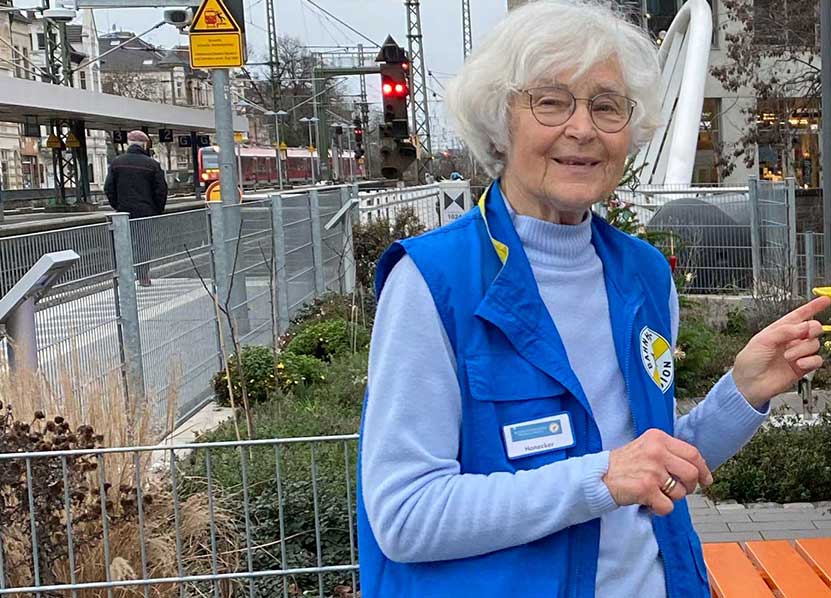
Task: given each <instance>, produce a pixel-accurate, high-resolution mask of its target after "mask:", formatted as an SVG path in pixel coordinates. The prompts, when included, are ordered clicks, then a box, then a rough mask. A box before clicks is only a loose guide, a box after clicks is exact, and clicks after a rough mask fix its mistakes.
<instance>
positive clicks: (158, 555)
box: [0, 373, 240, 598]
mask: <svg viewBox="0 0 831 598" xmlns="http://www.w3.org/2000/svg"><path fill="white" fill-rule="evenodd" d="M70 380H71V377H70V376H63V377H62V378H61V384H60V388H58V389H53V388H51V387H50V386H49V385H48V384H46V383H45V381H44V380H43V379H42V378H40V377H38V376H32V375H20V374H16V375H14V376H13V377H12V376H10V375H9V374H8V373H0V399H2V400H3V401H4V402H5V403H11V404H12V405H13V407H14V413H15V416H16V417H17V419H19V420H23V421H34V417H35V412H36V411H38V410H40V411H43V412H44V413H45V414H46V416H47V418H50V419H51V418H53V417H54V416H56V415H61V416H63V417H64V418H65V419H66V421H67V422H69V423H70V424H71V426H72V429H76V428H77V427H78V426H80V425H82V424H85V425H90V426H92V427H93V428H94V429H95V433H96V434H99V435H102V436H103V441H102V444H103V445H104V446H137V445H142V444H144V445H147V444H155V443H156V440H157V439H158V438H159V435H160V431H164V430H168V429H170V428H171V427H172V423H173V415H174V411H173V410H174V409H175V405H176V397H175V396H168V397H166V400H167V404H168V406H170V409H168V413H167V421H165V422H154V421H153V418H152V414H153V412H154V409H153V406H154V403H153V402H152V401H151V400H147V401H145V402H144V403H143V404H140V405H129V404H127V403H126V402H125V400H124V393H123V391H122V386H121V379H120V377H118V376H110V377H109V378H108V379H105V380H103V381H101V383H100V384H98V385H97V386H95V387H92V386H87V387H86V388H84V389H83V391H82V392H79V391H78V389H77V387H73V385H72V383H71V382H70ZM177 386H178V385H177V384H175V383H174V384H170V388H176V387H177ZM33 425H39V422H38V423H37V424H33ZM135 455H136V453H129V452H127V453H119V454H107V455H106V456H105V457H104V458H102V461H99V463H100V462H103V464H104V470H105V476H104V477H105V481H106V483H107V484H109V486H108V490H107V498H108V506H107V515H108V524H109V534H108V539H109V552H110V564H109V571H108V570H107V567H106V565H105V559H104V542H103V541H102V539H103V528H102V521H101V514H100V502H99V498H98V497H99V494H98V493H99V490H100V487H99V477H98V476H99V471H95V472H93V473H91V474H89V478H90V479H89V486H90V489H91V490H90V492H89V496H87V497H85V499H84V507H83V512H82V513H77V512H75V510H74V509H73V513H72V517H73V525H72V532H73V535H74V536H75V542H74V557H75V572H74V573H75V578H76V580H77V582H78V583H84V582H100V581H105V580H106V579H107V573H108V572H109V577H110V578H111V579H112V580H134V579H142V578H143V576H144V571H145V570H146V575H147V576H148V578H159V577H176V576H178V575H179V566H180V563H181V567H182V570H183V571H184V572H185V573H186V574H187V575H203V574H208V573H210V572H211V538H210V521H211V513H210V511H209V508H208V501H207V497H206V496H204V495H201V494H197V495H194V496H191V497H189V498H188V499H187V500H184V501H183V502H182V503H181V504H180V513H179V515H180V518H181V520H180V541H181V559H178V558H177V549H176V525H175V513H174V507H173V496H172V490H171V483H170V479H169V476H168V475H167V473H166V472H155V473H154V472H153V471H152V470H151V461H150V459H151V453H150V452H143V453H138V455H139V457H138V459H136V457H135ZM56 463H58V465H57V466H58V467H60V465H59V462H58V461H57V460H56ZM0 466H1V465H0ZM137 473H138V478H139V479H140V480H141V490H142V493H143V494H144V496H145V498H146V500H145V502H144V503H143V508H144V525H143V528H142V527H140V525H139V518H138V513H137V501H136V500H135V498H136V492H135V485H136V479H137ZM105 487H107V486H105ZM2 491H3V488H2V487H0V492H2ZM8 507H9V505H6V508H8ZM15 507H16V508H20V505H15ZM59 512H60V521H55V522H52V523H51V524H44V530H46V533H50V532H49V530H51V533H54V534H58V536H56V537H60V534H62V533H63V532H64V531H65V529H66V520H67V517H66V513H65V512H64V511H63V510H62V509H61V510H60V511H59ZM213 521H214V524H215V526H216V537H217V552H218V554H219V555H220V559H219V560H220V565H219V570H220V572H229V571H236V570H237V566H238V564H239V560H240V559H239V550H238V545H237V543H236V538H237V537H238V535H237V531H236V529H235V528H234V525H233V520H232V515H231V514H229V513H227V512H223V511H222V510H221V508H220V507H218V506H216V505H215V512H214V513H213ZM50 525H51V527H50ZM41 533H43V532H41ZM142 533H143V535H144V538H145V555H146V560H145V562H144V563H143V562H142V553H141V544H140V541H139V539H140V537H141V534H142ZM0 539H1V540H2V542H1V543H0V546H2V549H3V556H4V561H5V564H6V584H7V585H6V587H12V588H13V587H25V586H29V585H33V575H32V571H31V562H32V560H31V559H32V557H31V545H32V541H31V534H30V530H29V529H28V526H26V525H22V524H21V525H16V526H12V527H11V528H6V529H2V530H0ZM81 539H83V540H81ZM40 559H41V584H44V585H45V584H46V583H68V582H70V580H71V572H70V567H69V560H68V558H67V555H66V554H62V555H61V554H59V555H57V558H48V555H41V556H40ZM204 589H205V588H204V587H203V588H189V591H186V593H188V594H192V595H200V594H203V593H204V594H206V595H207V594H210V593H211V588H210V587H208V592H204ZM220 589H221V595H222V596H230V595H231V592H232V584H231V583H229V582H222V583H221V584H220ZM149 594H150V595H151V596H156V597H167V596H170V597H173V596H178V595H179V594H180V586H179V585H177V584H166V585H162V584H156V585H152V586H150V589H149ZM44 595H45V594H44ZM50 595H53V596H69V595H70V594H69V592H59V593H52V594H50ZM113 595H114V596H116V598H121V597H128V596H130V597H132V596H143V595H144V589H143V587H142V586H134V587H128V588H120V589H116V590H114V591H113ZM77 596H78V597H79V598H99V597H104V596H107V590H106V589H96V590H79V591H78V592H77Z"/></svg>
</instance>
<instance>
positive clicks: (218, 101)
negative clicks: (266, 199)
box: [211, 69, 238, 232]
mask: <svg viewBox="0 0 831 598" xmlns="http://www.w3.org/2000/svg"><path fill="white" fill-rule="evenodd" d="M211 75H212V77H213V85H214V114H215V115H216V141H217V144H218V145H219V188H220V193H221V194H222V205H224V206H229V205H233V204H236V203H238V201H237V194H238V184H237V177H236V168H237V166H236V164H235V163H234V162H235V160H234V117H233V114H232V111H231V94H230V90H229V89H228V69H214V70H213V71H212V73H211ZM226 232H234V231H233V230H229V231H226Z"/></svg>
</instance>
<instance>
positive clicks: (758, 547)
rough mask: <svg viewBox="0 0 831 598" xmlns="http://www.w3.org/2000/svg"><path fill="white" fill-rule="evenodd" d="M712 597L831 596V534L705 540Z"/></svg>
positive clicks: (827, 597)
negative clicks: (738, 540) (792, 539)
mask: <svg viewBox="0 0 831 598" xmlns="http://www.w3.org/2000/svg"><path fill="white" fill-rule="evenodd" d="M704 560H705V561H706V563H707V572H708V573H709V577H710V587H711V589H712V594H713V598H774V597H777V598H831V538H811V539H803V540H796V541H795V542H794V543H791V542H789V541H787V540H768V541H761V540H760V541H754V542H746V543H745V544H744V546H742V545H740V544H737V543H732V542H731V543H712V544H704Z"/></svg>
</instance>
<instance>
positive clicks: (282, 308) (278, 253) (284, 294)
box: [271, 195, 289, 334]
mask: <svg viewBox="0 0 831 598" xmlns="http://www.w3.org/2000/svg"><path fill="white" fill-rule="evenodd" d="M283 226H284V225H283V196H282V195H272V196H271V229H272V232H273V235H274V237H273V240H274V248H273V251H274V269H275V272H274V284H275V285H276V286H277V301H276V304H277V330H278V332H279V333H280V334H283V333H285V331H286V330H287V329H288V327H289V284H288V273H287V272H286V231H285V228H283Z"/></svg>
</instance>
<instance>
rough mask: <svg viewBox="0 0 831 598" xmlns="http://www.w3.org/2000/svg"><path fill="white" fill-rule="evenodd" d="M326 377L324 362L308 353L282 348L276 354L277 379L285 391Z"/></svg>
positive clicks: (314, 382) (317, 381) (315, 382)
mask: <svg viewBox="0 0 831 598" xmlns="http://www.w3.org/2000/svg"><path fill="white" fill-rule="evenodd" d="M325 379H326V364H324V363H323V362H322V361H320V360H319V359H317V358H315V357H312V356H310V355H297V354H296V353H292V352H291V351H287V350H284V351H282V352H280V354H279V355H278V356H277V380H278V382H279V384H280V388H282V389H283V390H285V391H287V390H290V389H292V388H295V387H297V386H308V385H310V384H317V383H319V382H321V381H323V380H325Z"/></svg>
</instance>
